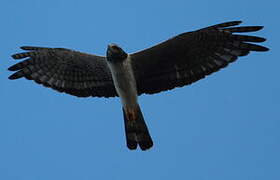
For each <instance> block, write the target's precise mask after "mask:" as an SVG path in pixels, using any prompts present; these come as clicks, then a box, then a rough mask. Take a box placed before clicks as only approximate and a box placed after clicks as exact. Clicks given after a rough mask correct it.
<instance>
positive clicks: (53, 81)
mask: <svg viewBox="0 0 280 180" xmlns="http://www.w3.org/2000/svg"><path fill="white" fill-rule="evenodd" d="M240 23H241V21H232V22H226V23H221V24H217V25H214V26H209V27H206V28H203V29H199V30H197V31H192V32H187V33H182V34H180V35H178V36H175V37H173V38H171V39H169V40H167V41H165V42H162V43H160V44H158V45H155V46H153V47H151V48H148V49H145V50H142V51H139V52H136V53H132V54H127V53H126V52H124V51H123V50H122V49H121V48H120V47H119V46H117V45H115V44H111V45H109V46H108V48H107V53H106V57H102V56H96V55H91V54H86V53H81V52H78V51H73V50H69V49H64V48H44V47H32V46H31V47H30V46H24V47H22V49H23V50H27V52H23V53H19V54H15V55H13V56H12V57H13V58H14V59H22V58H27V59H25V60H24V61H22V62H19V63H17V64H15V65H13V66H11V67H10V68H9V70H11V71H16V72H15V73H14V74H12V75H11V76H10V77H9V78H10V79H18V78H21V77H25V78H27V79H30V80H34V81H35V82H37V83H39V84H43V85H44V86H46V87H51V88H53V89H55V90H57V91H59V92H65V93H68V94H71V95H74V96H78V97H89V96H92V97H116V96H119V97H120V99H121V102H122V109H123V116H124V122H125V132H126V140H127V146H128V148H129V149H136V148H137V146H138V145H139V146H140V148H141V149H142V150H147V149H149V148H151V147H152V146H153V141H152V138H151V136H150V134H149V131H148V128H147V126H146V123H145V121H144V117H143V114H142V112H141V109H140V106H139V104H138V102H137V97H138V96H139V95H141V94H143V93H146V94H154V93H159V92H162V91H166V90H171V89H173V88H175V87H182V86H185V85H188V84H191V83H193V82H196V81H198V80H200V79H203V78H204V77H206V76H207V75H210V74H212V73H214V72H216V71H218V70H220V69H222V68H224V67H226V66H227V65H228V64H230V63H232V62H234V61H235V60H237V58H238V57H240V56H245V55H248V54H249V53H250V52H251V51H260V52H262V51H268V48H266V47H263V46H260V45H257V44H255V43H260V42H264V41H265V39H264V38H262V37H257V36H248V35H241V34H235V33H244V32H254V31H258V30H260V29H262V28H263V27H262V26H239V27H233V26H236V25H238V24H240Z"/></svg>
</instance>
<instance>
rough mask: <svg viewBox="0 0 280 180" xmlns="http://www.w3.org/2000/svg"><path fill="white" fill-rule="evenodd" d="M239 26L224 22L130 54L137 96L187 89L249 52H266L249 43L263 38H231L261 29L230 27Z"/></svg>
mask: <svg viewBox="0 0 280 180" xmlns="http://www.w3.org/2000/svg"><path fill="white" fill-rule="evenodd" d="M240 23H241V21H233V22H227V23H222V24H218V25H214V26H210V27H207V28H203V29H200V30H197V31H193V32H187V33H183V34H180V35H178V36H175V37H174V38H172V39H170V40H167V41H165V42H163V43H160V44H158V45H156V46H154V47H151V48H148V49H146V50H143V51H140V52H137V53H134V54H131V55H130V56H131V59H132V63H133V64H132V65H133V68H134V71H135V76H136V79H137V86H138V94H142V93H147V94H153V93H158V92H161V91H165V90H170V89H173V88H175V87H181V86H184V85H188V84H191V83H193V82H195V81H197V80H199V79H202V78H204V77H205V76H206V75H209V74H211V73H213V72H216V71H218V70H219V69H221V68H223V67H226V66H227V65H228V64H229V63H231V62H233V61H235V60H236V59H237V58H238V57H239V56H245V55H248V54H249V52H250V51H267V50H268V48H266V47H263V46H260V45H256V44H251V43H249V42H253V43H258V42H264V41H265V39H264V38H262V37H256V36H248V35H239V34H233V33H235V32H238V33H242V32H254V31H258V30H260V29H262V28H263V27H262V26H244V27H229V26H235V25H238V24H240Z"/></svg>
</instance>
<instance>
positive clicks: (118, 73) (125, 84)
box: [107, 56, 138, 107]
mask: <svg viewBox="0 0 280 180" xmlns="http://www.w3.org/2000/svg"><path fill="white" fill-rule="evenodd" d="M107 63H108V66H109V68H110V71H111V73H112V77H113V82H114V85H115V88H116V91H117V93H118V95H119V97H120V98H121V102H122V105H123V107H136V106H137V104H138V103H137V97H138V93H137V87H136V80H135V77H134V73H133V69H132V66H131V59H130V57H129V56H127V58H126V59H124V60H123V61H121V62H117V63H112V62H110V61H107Z"/></svg>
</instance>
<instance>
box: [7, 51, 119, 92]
mask: <svg viewBox="0 0 280 180" xmlns="http://www.w3.org/2000/svg"><path fill="white" fill-rule="evenodd" d="M21 49H23V50H27V52H23V53H19V54H14V55H12V57H13V58H14V59H22V58H27V59H25V60H23V61H21V62H19V63H17V64H15V65H13V66H11V67H10V68H9V70H10V71H16V72H15V73H14V74H12V75H11V76H10V77H9V79H18V78H21V77H25V78H27V79H30V80H34V81H35V82H37V83H39V84H43V85H44V86H46V87H51V88H53V89H55V90H57V91H60V92H65V93H68V94H71V95H74V96H78V97H88V96H94V97H95V96H97V97H114V96H117V93H116V90H115V87H114V83H113V80H112V76H111V73H110V70H109V68H108V67H107V64H106V61H105V57H100V56H95V55H90V54H85V53H81V52H78V51H73V50H69V49H64V48H43V47H29V46H24V47H21Z"/></svg>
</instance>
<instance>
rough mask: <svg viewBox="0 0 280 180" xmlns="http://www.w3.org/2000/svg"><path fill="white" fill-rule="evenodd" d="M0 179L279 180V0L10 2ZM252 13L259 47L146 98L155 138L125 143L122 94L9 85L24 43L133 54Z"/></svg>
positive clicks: (4, 15)
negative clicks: (111, 47)
mask: <svg viewBox="0 0 280 180" xmlns="http://www.w3.org/2000/svg"><path fill="white" fill-rule="evenodd" d="M0 19H1V34H0V37H1V38H0V39H1V47H0V50H1V51H0V52H1V53H0V59H1V65H0V72H1V75H0V83H1V88H0V96H1V101H0V111H1V113H0V179H3V180H50V179H52V180H57V179H59V180H60V179H69V180H72V179H73V180H74V179H75V180H76V179H79V180H89V179H116V180H126V179H133V180H140V179H141V180H142V179H154V180H169V179H191V180H212V179H213V180H237V179H238V180H249V179H254V180H263V179H267V180H279V179H280V171H279V169H280V163H279V162H280V155H279V152H280V145H279V140H280V131H279V128H280V126H279V125H280V122H279V120H280V117H279V107H280V101H279V100H280V95H279V92H280V84H279V66H280V61H279V50H280V49H279V29H280V25H279V23H278V21H279V3H278V2H277V1H274V0H267V1H263V0H262V1H261V0H255V1H249V0H247V1H245V0H236V1H225V0H223V1H220V0H205V1H201V0H196V1H194V0H188V1H186V0H172V1H160V0H155V1H151V0H141V1H131V0H123V1H121V0H114V1H91V0H85V1H74V0H48V1H45V0H25V1H23V0H9V1H8V0H5V1H1V6H0ZM231 20H243V21H244V25H264V26H265V29H264V30H262V31H260V32H257V33H253V34H254V35H259V36H263V37H266V38H267V39H268V41H267V42H265V43H264V45H265V46H267V47H269V48H271V51H269V52H266V53H251V54H250V55H249V56H246V57H242V58H240V59H239V61H237V62H236V63H234V64H232V65H231V66H229V67H227V68H226V69H223V70H221V71H220V72H218V73H215V74H213V75H211V76H209V77H208V78H206V79H203V80H201V81H199V82H197V83H195V84H193V85H191V86H187V87H184V88H179V89H178V88H177V89H175V90H173V91H169V92H163V93H160V94H157V95H153V96H151V95H142V96H141V97H140V98H139V101H140V104H141V107H142V111H143V113H144V116H145V119H146V121H147V123H148V126H149V129H150V132H151V134H152V137H153V139H154V142H155V144H154V147H153V148H152V149H151V150H149V151H147V152H142V151H140V150H137V151H129V150H128V149H127V148H126V145H125V137H124V127H123V117H122V112H121V106H120V102H119V99H114V98H110V99H103V98H101V99H99V98H85V99H83V98H76V97H73V96H70V95H67V94H60V93H57V92H55V91H53V90H51V89H48V88H44V87H42V86H40V85H37V84H36V83H34V82H31V81H27V80H25V79H20V80H17V81H10V80H8V79H7V77H8V76H9V75H10V74H11V73H10V72H8V71H7V68H8V67H9V66H10V65H12V64H14V63H15V62H16V61H14V60H12V59H11V58H10V55H11V54H13V53H16V52H20V50H19V48H18V47H19V46H23V45H38V46H48V47H65V48H71V49H76V50H80V51H83V52H88V53H94V54H98V55H104V54H105V51H106V48H107V44H108V43H111V42H114V43H117V44H119V45H120V46H121V47H123V49H124V50H126V51H127V52H130V53H131V52H135V51H138V50H141V49H143V48H146V47H149V46H152V45H154V44H157V43H159V42H161V41H163V40H166V39H168V38H170V37H172V36H175V35H177V34H179V33H182V32H185V31H191V30H196V29H199V28H202V27H205V26H208V25H213V24H215V23H221V22H225V21H231Z"/></svg>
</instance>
